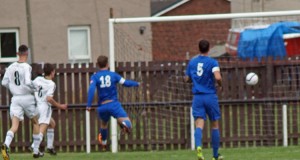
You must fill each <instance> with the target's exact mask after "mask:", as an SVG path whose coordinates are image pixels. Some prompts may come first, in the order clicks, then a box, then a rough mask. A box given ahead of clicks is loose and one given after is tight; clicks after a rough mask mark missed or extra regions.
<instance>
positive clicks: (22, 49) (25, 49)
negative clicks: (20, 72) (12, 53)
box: [18, 44, 28, 54]
mask: <svg viewBox="0 0 300 160" xmlns="http://www.w3.org/2000/svg"><path fill="white" fill-rule="evenodd" d="M18 50H19V53H20V54H22V53H25V52H27V51H28V47H27V46H26V45H24V44H22V45H20V47H19V49H18Z"/></svg>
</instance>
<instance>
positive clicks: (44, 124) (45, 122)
mask: <svg viewBox="0 0 300 160" xmlns="http://www.w3.org/2000/svg"><path fill="white" fill-rule="evenodd" d="M44 74H45V75H44V77H42V76H39V77H37V78H36V79H35V80H34V81H33V84H34V86H35V88H37V90H36V92H35V93H34V95H35V98H36V101H37V110H38V112H39V119H38V123H39V127H40V133H39V138H38V139H37V140H34V141H33V143H34V145H33V155H37V154H38V153H39V146H40V144H41V142H42V140H43V137H44V135H45V133H46V130H47V128H48V126H49V124H50V126H52V127H53V123H54V125H55V121H54V120H53V119H52V118H51V115H52V109H51V105H53V106H55V107H57V108H59V109H66V108H67V105H66V104H60V103H58V102H56V101H55V100H54V99H53V94H54V91H55V88H56V86H55V83H54V82H53V81H52V79H53V78H54V77H55V69H54V67H53V65H51V64H49V63H46V64H45V65H44ZM50 121H51V122H50ZM51 129H52V130H51ZM51 129H48V131H47V150H48V152H49V153H50V154H52V155H55V154H56V152H55V150H54V148H53V140H54V128H51ZM49 130H50V131H51V133H49ZM54 153H55V154H54ZM34 158H38V156H36V157H35V156H34Z"/></svg>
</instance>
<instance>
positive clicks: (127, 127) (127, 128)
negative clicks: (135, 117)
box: [117, 117, 132, 134]
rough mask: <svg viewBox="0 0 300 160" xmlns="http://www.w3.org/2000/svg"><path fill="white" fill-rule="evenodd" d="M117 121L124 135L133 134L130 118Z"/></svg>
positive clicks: (121, 118)
mask: <svg viewBox="0 0 300 160" xmlns="http://www.w3.org/2000/svg"><path fill="white" fill-rule="evenodd" d="M117 121H118V124H119V126H120V127H121V129H122V132H123V133H128V134H130V133H131V129H132V125H131V121H130V119H129V117H120V118H118V119H117Z"/></svg>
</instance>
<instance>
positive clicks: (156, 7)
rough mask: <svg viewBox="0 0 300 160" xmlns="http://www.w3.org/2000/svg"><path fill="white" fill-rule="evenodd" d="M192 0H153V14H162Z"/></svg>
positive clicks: (156, 15)
mask: <svg viewBox="0 0 300 160" xmlns="http://www.w3.org/2000/svg"><path fill="white" fill-rule="evenodd" d="M188 1H190V0H151V16H153V17H158V16H161V15H163V14H165V13H167V12H169V11H171V10H173V9H175V8H177V7H179V6H181V5H183V4H184V3H186V2H188Z"/></svg>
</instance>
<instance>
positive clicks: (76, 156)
mask: <svg viewBox="0 0 300 160" xmlns="http://www.w3.org/2000/svg"><path fill="white" fill-rule="evenodd" d="M220 152H221V153H222V155H223V156H224V157H225V160H299V159H300V146H294V147H286V148H283V147H268V148H266V147H260V148H235V149H221V150H220ZM10 156H11V159H13V160H32V159H33V158H32V155H31V154H30V153H27V154H18V153H15V154H11V155H10ZM204 156H205V159H206V160H211V150H210V149H204ZM42 159H44V160H57V159H59V160H92V159H101V160H196V159H197V158H196V153H195V151H190V150H179V151H149V152H120V153H116V154H113V153H110V152H93V153H91V154H86V153H58V155H57V156H50V155H48V154H46V155H45V157H43V158H42Z"/></svg>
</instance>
